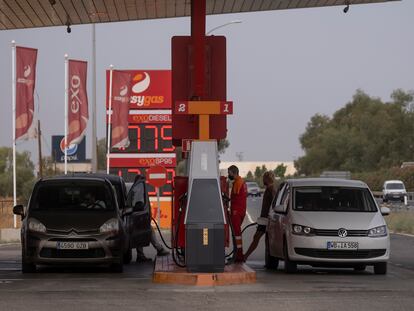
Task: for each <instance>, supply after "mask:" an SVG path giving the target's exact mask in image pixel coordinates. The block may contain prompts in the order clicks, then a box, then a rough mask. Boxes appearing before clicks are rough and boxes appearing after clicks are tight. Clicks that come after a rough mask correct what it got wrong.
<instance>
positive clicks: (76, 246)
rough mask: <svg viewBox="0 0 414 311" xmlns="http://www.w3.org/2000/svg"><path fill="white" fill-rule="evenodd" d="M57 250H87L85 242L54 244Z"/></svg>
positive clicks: (87, 246)
mask: <svg viewBox="0 0 414 311" xmlns="http://www.w3.org/2000/svg"><path fill="white" fill-rule="evenodd" d="M56 248H57V249H88V248H89V245H88V243H87V242H56Z"/></svg>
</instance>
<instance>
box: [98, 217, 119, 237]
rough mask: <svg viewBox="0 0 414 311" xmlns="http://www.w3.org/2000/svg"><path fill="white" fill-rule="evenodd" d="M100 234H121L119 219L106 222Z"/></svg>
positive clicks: (100, 229)
mask: <svg viewBox="0 0 414 311" xmlns="http://www.w3.org/2000/svg"><path fill="white" fill-rule="evenodd" d="M99 232H100V233H114V234H116V233H118V232H119V222H118V219H116V218H112V219H109V220H108V221H107V222H105V223H104V224H103V225H102V226H101V227H100V228H99Z"/></svg>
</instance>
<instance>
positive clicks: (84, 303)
mask: <svg viewBox="0 0 414 311" xmlns="http://www.w3.org/2000/svg"><path fill="white" fill-rule="evenodd" d="M260 203H261V199H249V204H248V206H249V208H248V213H249V216H250V217H246V221H245V224H248V223H249V221H250V220H251V221H254V220H255V219H256V218H257V215H258V214H259V213H260ZM254 230H255V229H254V228H252V229H248V230H247V231H246V234H245V236H244V245H245V246H246V247H247V245H248V243H249V242H250V240H251V237H252V235H253V233H254ZM391 243H392V244H391V245H392V258H391V261H390V266H389V272H388V275H386V276H380V275H374V274H373V271H372V268H368V269H367V271H365V272H354V271H353V270H346V269H344V270H341V269H336V270H335V269H334V270H332V269H314V268H311V267H302V268H301V269H300V271H299V272H298V273H297V274H295V275H286V274H285V273H284V272H283V271H282V270H281V268H279V270H277V271H267V270H266V269H265V268H264V256H263V254H264V249H263V243H261V245H260V246H259V248H258V249H257V250H256V252H255V253H253V254H252V256H251V258H250V259H249V261H248V264H249V265H250V266H251V267H252V268H254V269H255V270H256V271H257V284H254V285H239V286H228V287H206V288H204V287H187V286H172V285H159V284H153V283H152V282H151V273H152V268H153V265H152V263H146V264H136V263H133V264H130V265H128V266H126V267H125V271H124V273H122V274H116V273H110V272H109V271H108V270H106V269H103V268H102V269H94V270H91V269H80V268H78V269H73V268H72V269H69V268H60V269H56V268H44V269H41V271H40V272H39V273H36V274H27V275H23V274H22V273H21V272H20V264H19V261H20V255H19V253H20V249H19V246H17V245H6V246H4V245H3V246H0V310H60V311H66V310H114V309H115V308H116V309H118V310H189V309H190V308H191V309H194V310H218V309H223V310H230V309H231V310H295V311H302V310H364V311H365V310H375V311H382V310H387V311H390V310H413V309H414V238H412V237H408V236H402V235H393V236H392V242H391ZM145 251H146V253H147V255H154V251H153V250H151V249H150V248H147V249H146V250H145ZM281 266H282V267H283V264H282V265H281Z"/></svg>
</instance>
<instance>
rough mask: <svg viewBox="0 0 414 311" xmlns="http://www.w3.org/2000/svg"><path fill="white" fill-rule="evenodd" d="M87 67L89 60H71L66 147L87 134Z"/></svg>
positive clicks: (77, 142) (78, 141) (77, 141)
mask: <svg viewBox="0 0 414 311" xmlns="http://www.w3.org/2000/svg"><path fill="white" fill-rule="evenodd" d="M87 68H88V63H87V62H84V61H78V60H69V91H68V95H67V96H68V107H67V111H68V119H67V120H66V122H68V134H67V135H68V137H67V146H66V147H68V146H70V145H72V144H76V145H78V144H79V143H80V142H81V141H82V139H83V137H84V136H85V132H86V127H87V125H88V119H89V113H88V94H87V92H86V75H87ZM63 140H64V139H63Z"/></svg>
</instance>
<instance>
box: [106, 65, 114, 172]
mask: <svg viewBox="0 0 414 311" xmlns="http://www.w3.org/2000/svg"><path fill="white" fill-rule="evenodd" d="M113 68H114V66H113V65H110V66H109V107H108V113H109V115H108V133H107V135H106V140H107V147H106V173H107V174H109V156H110V151H111V121H112V72H113Z"/></svg>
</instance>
